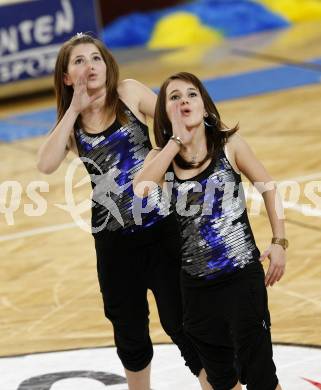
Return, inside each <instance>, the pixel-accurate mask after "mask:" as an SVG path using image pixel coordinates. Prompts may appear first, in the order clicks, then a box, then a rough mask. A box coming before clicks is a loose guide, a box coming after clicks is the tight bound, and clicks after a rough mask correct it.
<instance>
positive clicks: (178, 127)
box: [133, 104, 192, 197]
mask: <svg viewBox="0 0 321 390" xmlns="http://www.w3.org/2000/svg"><path fill="white" fill-rule="evenodd" d="M169 116H170V120H171V122H172V128H173V134H174V135H175V136H178V137H180V139H181V142H182V144H186V143H188V142H189V141H190V140H191V138H192V137H191V135H190V133H189V132H188V130H187V129H186V127H185V125H184V124H183V122H182V117H181V112H180V108H179V104H174V105H173V106H172V107H171V108H170V112H169ZM181 147H182V145H179V144H178V143H176V142H175V141H174V140H172V139H170V140H169V141H168V142H167V144H166V145H165V147H164V148H163V149H162V150H160V151H159V150H152V151H151V152H150V153H149V154H148V155H147V157H146V159H145V162H144V165H143V168H142V169H141V170H140V171H139V172H138V173H137V175H136V176H135V178H134V183H133V184H134V192H135V194H136V195H137V196H140V197H144V196H147V195H148V188H147V186H145V187H144V185H143V184H142V183H144V182H153V183H154V187H156V186H157V185H160V186H162V184H163V181H164V176H165V173H166V171H167V169H168V167H169V166H170V164H171V162H172V161H173V159H174V157H175V156H176V155H177V154H178V153H179V151H180V149H181Z"/></svg>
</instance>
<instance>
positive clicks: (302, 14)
mask: <svg viewBox="0 0 321 390" xmlns="http://www.w3.org/2000/svg"><path fill="white" fill-rule="evenodd" d="M257 1H258V2H259V3H261V4H263V5H264V6H265V7H266V8H267V9H268V10H270V11H272V12H275V13H278V14H279V15H281V16H283V17H284V18H285V19H287V20H288V21H290V22H303V21H308V20H321V1H320V0H257Z"/></svg>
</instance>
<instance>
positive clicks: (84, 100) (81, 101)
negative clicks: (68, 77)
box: [70, 67, 106, 113]
mask: <svg viewBox="0 0 321 390" xmlns="http://www.w3.org/2000/svg"><path fill="white" fill-rule="evenodd" d="M89 73H90V67H88V68H86V70H85V71H84V73H83V74H82V75H80V76H79V78H78V79H77V81H76V83H75V84H74V93H73V96H72V100H71V103H70V107H72V108H73V110H74V111H75V112H77V113H81V112H82V111H84V110H85V109H86V108H88V107H89V106H90V105H91V104H92V103H93V102H94V101H96V100H98V99H100V98H101V97H103V96H104V95H106V92H105V91H98V92H96V93H94V94H92V95H91V94H89V93H88V88H87V84H88V76H89Z"/></svg>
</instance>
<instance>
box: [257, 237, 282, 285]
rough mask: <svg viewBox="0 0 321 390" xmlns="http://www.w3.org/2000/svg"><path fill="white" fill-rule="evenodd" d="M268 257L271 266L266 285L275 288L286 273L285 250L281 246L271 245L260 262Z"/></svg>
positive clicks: (266, 277) (262, 255) (266, 276)
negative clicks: (275, 284)
mask: <svg viewBox="0 0 321 390" xmlns="http://www.w3.org/2000/svg"><path fill="white" fill-rule="evenodd" d="M266 257H268V258H269V259H270V265H269V268H268V270H267V273H266V275H265V285H266V287H268V286H273V285H274V283H276V282H278V281H279V280H280V279H281V278H282V276H283V274H284V271H285V249H283V248H282V246H281V245H278V244H271V245H270V246H269V247H268V248H267V249H266V250H265V251H264V252H263V253H262V254H261V257H260V261H261V262H262V261H264V259H265V258H266Z"/></svg>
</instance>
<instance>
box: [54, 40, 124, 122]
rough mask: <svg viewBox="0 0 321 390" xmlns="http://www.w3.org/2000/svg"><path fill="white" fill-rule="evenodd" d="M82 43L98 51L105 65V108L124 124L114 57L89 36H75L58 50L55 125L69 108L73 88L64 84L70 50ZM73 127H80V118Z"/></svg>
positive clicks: (117, 70)
mask: <svg viewBox="0 0 321 390" xmlns="http://www.w3.org/2000/svg"><path fill="white" fill-rule="evenodd" d="M83 43H92V44H94V45H95V46H96V47H97V49H98V50H99V52H100V54H101V56H102V58H103V60H104V62H105V64H106V76H107V77H106V100H105V107H106V109H108V110H109V112H111V113H112V114H114V113H116V118H117V119H118V120H119V121H120V122H121V123H122V124H123V123H124V122H126V116H125V114H124V111H123V108H124V106H123V103H122V101H121V100H120V99H119V96H118V92H117V87H118V82H119V68H118V64H117V62H116V61H115V59H114V57H113V56H112V54H111V53H110V51H109V50H108V49H107V48H106V46H105V45H104V44H103V42H102V41H100V40H99V39H97V38H94V37H93V36H91V35H89V34H83V33H80V34H77V35H75V36H73V37H72V38H70V39H69V40H68V41H66V42H65V43H64V44H63V45H62V47H61V48H60V50H59V53H58V56H57V60H56V65H55V72H54V85H55V92H56V103H57V123H59V122H60V120H61V119H62V117H63V116H64V114H65V112H66V111H67V109H68V107H69V106H70V103H71V100H72V96H73V91H74V90H73V87H72V86H69V85H66V84H65V83H64V75H65V73H67V71H68V63H69V60H70V53H71V51H72V49H73V48H74V47H75V46H77V45H80V44H83ZM75 127H81V123H80V118H79V117H78V118H77V120H76V123H75Z"/></svg>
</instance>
